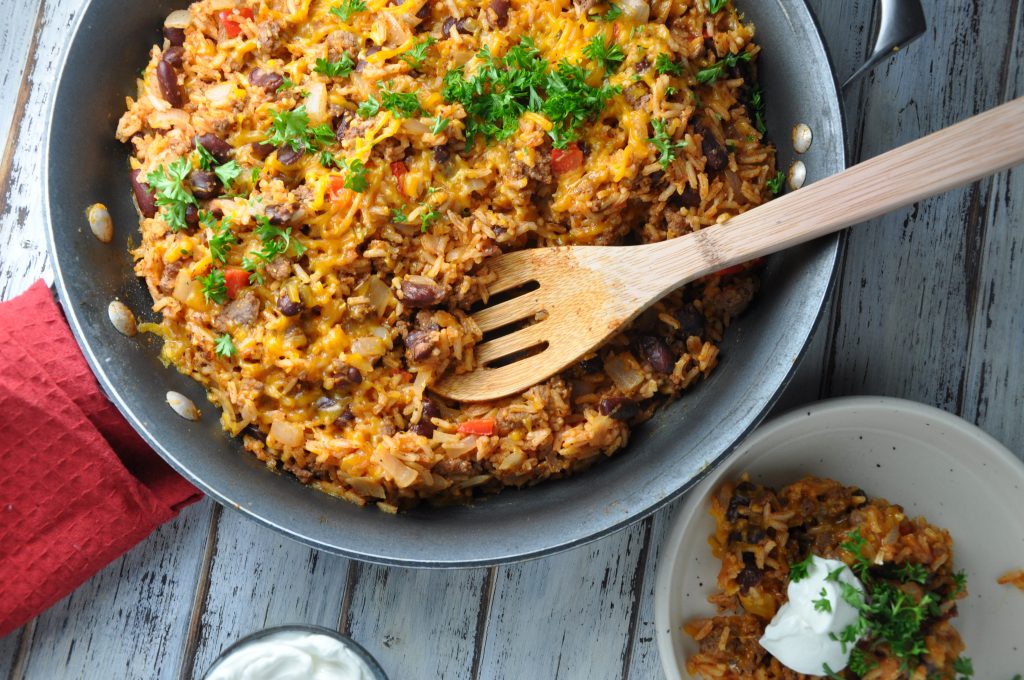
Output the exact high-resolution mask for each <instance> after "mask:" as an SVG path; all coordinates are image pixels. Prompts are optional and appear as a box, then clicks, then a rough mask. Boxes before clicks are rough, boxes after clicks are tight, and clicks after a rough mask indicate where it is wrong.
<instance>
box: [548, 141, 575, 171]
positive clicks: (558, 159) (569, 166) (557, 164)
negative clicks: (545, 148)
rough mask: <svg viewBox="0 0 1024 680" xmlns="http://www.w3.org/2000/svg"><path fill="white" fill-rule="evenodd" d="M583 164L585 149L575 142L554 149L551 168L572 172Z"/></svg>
mask: <svg viewBox="0 0 1024 680" xmlns="http://www.w3.org/2000/svg"><path fill="white" fill-rule="evenodd" d="M581 165H583V151H581V150H580V147H579V146H578V145H577V144H576V143H575V142H574V143H572V144H570V145H569V146H567V147H565V148H564V149H552V151H551V169H552V170H554V171H555V172H557V173H563V172H570V171H572V170H575V169H576V168H578V167H580V166H581Z"/></svg>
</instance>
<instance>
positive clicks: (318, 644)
mask: <svg viewBox="0 0 1024 680" xmlns="http://www.w3.org/2000/svg"><path fill="white" fill-rule="evenodd" d="M206 680H373V676H372V675H371V673H370V669H368V668H367V667H366V664H365V663H363V661H362V659H360V658H359V657H358V656H356V655H355V653H353V652H352V650H350V649H349V648H348V647H346V646H345V645H344V644H343V643H342V642H341V641H340V640H338V639H336V638H333V637H331V636H329V635H322V634H319V633H308V632H303V631H281V632H280V633H274V634H272V635H268V636H266V637H263V638H260V639H258V640H254V641H252V642H250V643H248V644H245V645H242V646H241V647H239V648H238V649H237V650H235V651H234V652H232V653H231V654H229V655H228V656H226V657H224V658H223V659H221V660H220V661H219V662H217V665H215V666H214V667H213V669H212V670H211V671H210V673H209V674H208V675H207V676H206Z"/></svg>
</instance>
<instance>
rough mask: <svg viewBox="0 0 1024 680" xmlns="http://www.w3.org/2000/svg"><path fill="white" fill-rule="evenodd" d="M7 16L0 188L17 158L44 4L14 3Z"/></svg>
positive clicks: (1, 68)
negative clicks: (21, 123)
mask: <svg viewBox="0 0 1024 680" xmlns="http://www.w3.org/2000/svg"><path fill="white" fill-rule="evenodd" d="M4 14H5V18H4V21H3V22H2V23H0V92H2V93H4V96H3V97H0V135H3V136H2V137H0V140H5V141H6V143H4V144H0V187H2V186H3V185H4V178H5V177H6V174H7V173H6V172H5V168H8V167H10V161H11V159H12V158H13V156H14V143H13V140H14V139H16V138H17V134H16V129H17V127H18V125H19V123H20V119H21V115H22V114H23V112H24V105H25V102H26V101H27V99H28V95H29V90H30V87H29V85H30V84H29V80H28V72H29V71H30V67H29V66H30V65H29V62H30V60H31V57H32V55H34V54H35V53H36V50H35V42H36V40H37V38H38V36H39V29H40V25H39V24H40V21H41V17H42V4H41V3H40V2H39V0H11V2H8V3H5V5H4ZM2 201H3V197H2V193H0V202H2ZM0 212H3V210H2V208H0Z"/></svg>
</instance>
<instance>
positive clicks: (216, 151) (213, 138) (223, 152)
mask: <svg viewBox="0 0 1024 680" xmlns="http://www.w3.org/2000/svg"><path fill="white" fill-rule="evenodd" d="M196 142H197V143H198V144H202V145H203V148H204V149H206V150H207V151H209V152H210V155H211V156H213V157H214V159H215V160H216V161H217V162H218V163H227V162H228V161H229V160H231V152H232V151H233V150H234V149H232V147H231V145H230V144H228V143H227V142H225V141H224V140H223V139H221V138H220V137H218V136H217V135H215V134H205V135H199V136H198V137H196Z"/></svg>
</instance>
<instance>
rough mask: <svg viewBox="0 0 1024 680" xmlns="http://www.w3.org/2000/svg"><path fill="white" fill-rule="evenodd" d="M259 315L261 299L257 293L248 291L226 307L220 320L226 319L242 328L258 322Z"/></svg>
mask: <svg viewBox="0 0 1024 680" xmlns="http://www.w3.org/2000/svg"><path fill="white" fill-rule="evenodd" d="M259 313H260V301H259V298H257V297H256V293H254V292H252V291H251V290H247V291H245V292H244V293H242V295H241V296H240V297H239V298H238V299H237V300H235V301H234V302H231V303H229V304H228V305H227V306H225V307H224V310H223V311H221V313H220V319H225V320H227V321H230V322H231V323H235V324H238V325H240V326H247V325H249V324H251V323H252V322H253V321H255V320H256V317H257V315H259ZM218 320H219V319H218Z"/></svg>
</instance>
